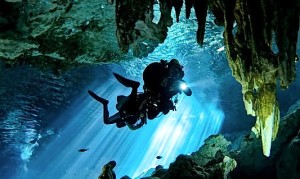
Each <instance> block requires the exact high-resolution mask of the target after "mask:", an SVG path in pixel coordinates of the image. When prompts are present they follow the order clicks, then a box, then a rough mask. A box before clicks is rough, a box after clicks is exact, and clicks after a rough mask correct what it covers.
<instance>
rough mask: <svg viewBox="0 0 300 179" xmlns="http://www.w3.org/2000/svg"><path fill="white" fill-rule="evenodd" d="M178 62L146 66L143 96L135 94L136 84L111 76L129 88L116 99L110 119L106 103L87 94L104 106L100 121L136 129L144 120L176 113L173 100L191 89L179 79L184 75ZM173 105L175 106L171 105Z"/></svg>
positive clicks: (173, 60)
mask: <svg viewBox="0 0 300 179" xmlns="http://www.w3.org/2000/svg"><path fill="white" fill-rule="evenodd" d="M182 68H183V67H182V66H181V65H180V64H179V62H178V60H176V59H172V60H171V61H170V62H167V61H166V60H160V62H154V63H151V64H149V65H148V66H147V67H146V68H145V70H144V72H143V80H144V86H143V89H144V93H138V92H137V89H138V87H139V85H140V83H139V82H136V81H132V80H129V79H126V78H124V77H122V76H120V75H118V74H116V73H113V75H114V76H115V77H116V79H117V80H118V81H119V82H120V83H122V84H123V85H124V86H126V87H131V88H132V91H131V93H130V95H129V96H123V95H121V96H118V97H117V102H118V103H117V105H116V108H117V110H118V111H119V112H117V113H116V114H114V115H113V116H111V117H109V111H108V107H107V105H108V100H106V99H104V98H101V97H99V96H97V95H96V94H95V93H93V92H92V91H90V90H89V91H88V93H89V94H90V95H91V96H92V97H93V98H94V99H96V100H97V101H99V102H100V103H102V104H103V106H104V111H103V118H104V123H105V124H116V126H117V127H118V128H121V127H124V126H126V125H127V126H128V127H129V128H130V129H131V130H136V129H139V128H140V127H142V126H143V125H144V124H146V123H147V119H150V120H151V119H154V118H156V117H157V116H158V114H159V113H160V112H162V113H163V114H167V113H168V112H169V111H170V110H173V111H175V110H176V107H175V104H176V103H177V98H176V99H175V101H174V102H173V101H172V97H173V96H175V95H177V94H178V93H181V92H184V93H185V94H186V95H187V96H190V95H191V94H192V91H191V89H190V88H188V87H187V85H186V83H185V82H184V81H183V80H182V78H183V76H184V72H183V70H182ZM174 103H175V104H174Z"/></svg>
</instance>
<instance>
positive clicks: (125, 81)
mask: <svg viewBox="0 0 300 179" xmlns="http://www.w3.org/2000/svg"><path fill="white" fill-rule="evenodd" d="M113 74H114V76H115V77H116V79H117V80H118V81H119V82H120V83H121V84H123V85H124V86H126V87H131V88H138V87H139V86H140V83H139V82H137V81H133V80H130V79H127V78H125V77H123V76H121V75H119V74H117V73H113Z"/></svg>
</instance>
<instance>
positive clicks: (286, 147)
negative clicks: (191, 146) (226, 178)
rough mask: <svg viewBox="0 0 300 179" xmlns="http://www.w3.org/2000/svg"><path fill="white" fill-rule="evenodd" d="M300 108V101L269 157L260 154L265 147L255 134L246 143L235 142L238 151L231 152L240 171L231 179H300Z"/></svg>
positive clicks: (280, 129) (281, 128) (280, 131)
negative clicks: (299, 178)
mask: <svg viewBox="0 0 300 179" xmlns="http://www.w3.org/2000/svg"><path fill="white" fill-rule="evenodd" d="M299 104H300V100H299V101H298V103H296V104H295V105H294V106H292V107H291V112H290V113H289V114H288V115H287V116H285V117H284V118H283V119H282V121H281V123H280V126H279V130H278V137H277V138H276V139H275V140H274V142H273V144H272V150H271V155H270V156H269V157H266V156H264V155H263V154H262V153H261V152H260V151H261V149H262V143H261V142H260V140H259V139H257V138H256V137H255V134H254V133H251V134H247V135H245V136H244V137H243V139H242V140H236V141H232V143H233V144H234V146H235V147H234V148H231V152H230V156H231V157H232V158H234V159H235V160H236V161H237V167H236V169H235V170H234V171H233V173H232V174H231V178H297V177H299V172H298V171H299V169H298V168H297V166H298V167H299V160H298V158H299V154H300V152H299V151H300V150H299V130H300V105H299ZM236 146H239V147H236ZM288 176H290V177H288Z"/></svg>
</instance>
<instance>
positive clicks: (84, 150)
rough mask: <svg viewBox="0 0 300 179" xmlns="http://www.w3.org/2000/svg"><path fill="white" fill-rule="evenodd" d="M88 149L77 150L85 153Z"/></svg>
mask: <svg viewBox="0 0 300 179" xmlns="http://www.w3.org/2000/svg"><path fill="white" fill-rule="evenodd" d="M88 150H89V149H79V150H78V152H86V151H88Z"/></svg>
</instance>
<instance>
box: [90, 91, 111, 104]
mask: <svg viewBox="0 0 300 179" xmlns="http://www.w3.org/2000/svg"><path fill="white" fill-rule="evenodd" d="M88 93H89V95H90V96H92V97H93V98H94V99H95V100H97V101H99V102H100V103H102V104H103V105H107V104H108V100H106V99H104V98H101V97H100V96H98V95H96V94H95V93H94V92H92V91H90V90H88Z"/></svg>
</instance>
